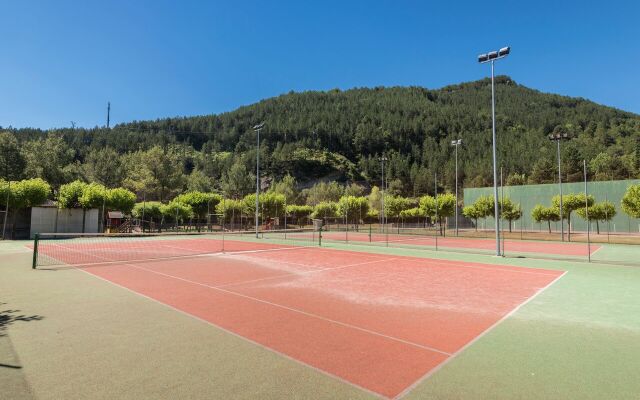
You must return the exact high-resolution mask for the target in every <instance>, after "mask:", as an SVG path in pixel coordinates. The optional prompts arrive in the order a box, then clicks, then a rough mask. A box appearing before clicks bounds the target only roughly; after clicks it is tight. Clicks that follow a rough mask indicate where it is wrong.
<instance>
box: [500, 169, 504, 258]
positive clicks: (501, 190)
mask: <svg viewBox="0 0 640 400" xmlns="http://www.w3.org/2000/svg"><path fill="white" fill-rule="evenodd" d="M503 209H504V185H503V184H502V167H500V214H502V210H503ZM500 229H504V224H501V225H500ZM500 234H501V237H502V256H503V257H504V231H502V232H500Z"/></svg>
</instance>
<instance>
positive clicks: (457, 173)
mask: <svg viewBox="0 0 640 400" xmlns="http://www.w3.org/2000/svg"><path fill="white" fill-rule="evenodd" d="M456 236H458V145H457V144H456Z"/></svg>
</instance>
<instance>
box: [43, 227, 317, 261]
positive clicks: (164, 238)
mask: <svg viewBox="0 0 640 400" xmlns="http://www.w3.org/2000/svg"><path fill="white" fill-rule="evenodd" d="M318 241H319V238H318V232H315V231H314V230H313V229H287V230H271V231H262V232H259V233H258V237H257V238H256V232H255V231H240V232H238V231H236V232H188V233H118V234H111V233H40V234H37V235H36V236H35V239H34V243H33V264H32V267H33V268H37V267H43V266H59V265H67V266H86V265H92V264H106V263H122V262H134V261H145V260H156V259H171V258H180V257H193V256H202V255H207V254H216V253H222V252H242V251H255V250H270V249H278V248H286V247H294V246H314V245H317V244H318Z"/></svg>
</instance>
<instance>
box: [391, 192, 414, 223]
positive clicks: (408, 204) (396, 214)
mask: <svg viewBox="0 0 640 400" xmlns="http://www.w3.org/2000/svg"><path fill="white" fill-rule="evenodd" d="M414 206H415V203H414V202H413V201H411V200H410V199H408V198H406V197H400V196H392V195H385V196H384V208H385V214H386V215H387V217H389V218H395V219H396V220H398V219H399V218H400V213H401V212H402V211H404V210H408V209H410V208H412V207H414Z"/></svg>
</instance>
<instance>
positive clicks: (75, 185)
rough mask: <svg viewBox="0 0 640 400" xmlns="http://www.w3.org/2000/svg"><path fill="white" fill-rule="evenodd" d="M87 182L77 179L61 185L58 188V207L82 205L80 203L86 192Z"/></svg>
mask: <svg viewBox="0 0 640 400" xmlns="http://www.w3.org/2000/svg"><path fill="white" fill-rule="evenodd" d="M86 187H87V184H86V183H84V182H82V181H79V180H76V181H73V182H71V183H67V184H64V185H62V186H60V189H59V190H58V198H57V201H58V207H60V208H77V207H82V206H81V204H80V198H81V197H82V194H83V193H84V189H85V188H86Z"/></svg>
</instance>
